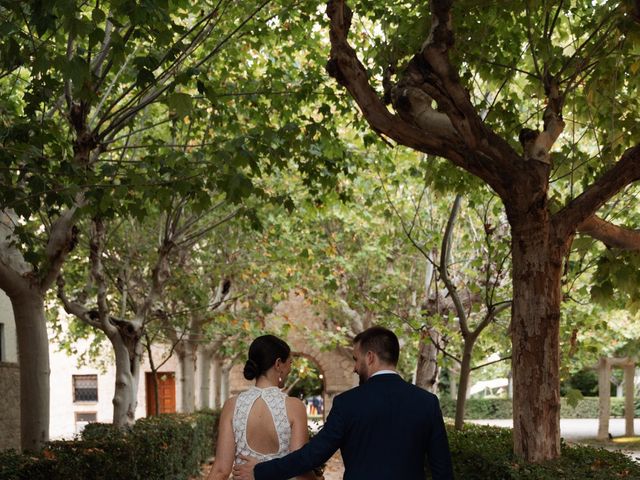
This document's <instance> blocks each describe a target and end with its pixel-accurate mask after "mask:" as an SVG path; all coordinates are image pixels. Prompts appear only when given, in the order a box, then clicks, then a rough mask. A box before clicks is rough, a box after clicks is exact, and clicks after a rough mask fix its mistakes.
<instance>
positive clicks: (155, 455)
mask: <svg viewBox="0 0 640 480" xmlns="http://www.w3.org/2000/svg"><path fill="white" fill-rule="evenodd" d="M218 416H219V414H218V412H199V413H196V414H193V415H179V414H172V415H160V416H157V417H149V418H144V419H140V420H138V421H137V422H136V423H135V425H134V426H133V427H132V428H131V429H130V430H129V431H127V432H121V431H119V430H117V429H115V428H114V427H113V426H112V425H109V424H100V423H93V424H89V425H87V426H86V427H85V429H84V431H83V433H82V436H81V437H80V438H78V439H76V440H61V441H53V442H49V443H47V445H46V446H45V448H44V449H43V450H42V451H41V452H40V453H38V454H37V455H20V454H17V453H16V452H15V451H7V452H0V479H1V480H110V479H118V480H143V479H144V480H147V479H154V480H186V479H188V478H189V477H190V476H192V475H196V474H198V473H199V471H200V465H201V464H202V463H203V462H204V460H206V459H207V458H208V457H210V456H211V455H212V454H213V451H214V447H215V436H216V432H217V425H218Z"/></svg>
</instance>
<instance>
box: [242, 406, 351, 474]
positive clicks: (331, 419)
mask: <svg viewBox="0 0 640 480" xmlns="http://www.w3.org/2000/svg"><path fill="white" fill-rule="evenodd" d="M345 429H346V418H345V413H344V409H343V408H342V403H341V399H340V397H336V398H335V400H334V403H333V407H332V408H331V411H330V412H329V416H328V417H327V421H326V423H325V424H324V427H322V429H321V430H320V431H319V432H318V434H317V435H315V436H314V437H313V438H312V439H311V440H310V441H309V443H307V444H306V445H304V446H303V447H302V448H301V449H299V450H296V451H294V452H291V453H290V454H289V455H287V456H285V457H282V458H276V459H275V460H270V461H268V462H263V463H259V464H257V465H256V467H255V470H254V476H255V479H256V480H285V479H288V478H292V477H295V476H297V475H302V474H303V473H305V472H308V471H310V470H313V469H314V468H315V467H318V466H320V465H322V464H323V463H325V462H326V461H327V460H329V458H331V455H333V454H334V453H335V452H336V450H338V448H340V445H341V444H342V440H343V438H344V434H345Z"/></svg>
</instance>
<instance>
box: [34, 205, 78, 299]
mask: <svg viewBox="0 0 640 480" xmlns="http://www.w3.org/2000/svg"><path fill="white" fill-rule="evenodd" d="M76 210H77V206H73V207H71V208H69V209H67V210H66V211H64V212H63V213H62V214H61V215H60V216H59V217H58V219H57V220H56V221H55V222H54V223H53V225H52V226H51V230H50V234H49V240H48V241H47V246H46V248H45V255H46V268H45V269H44V271H43V274H42V277H41V280H40V291H42V292H46V291H47V290H49V287H51V285H53V282H55V280H56V278H57V277H58V273H60V268H62V264H63V263H64V261H65V260H66V258H67V255H68V254H69V252H71V250H73V249H74V247H75V246H76V243H77V241H78V239H77V236H78V229H77V227H76V226H75V219H74V218H73V217H74V215H75V213H76Z"/></svg>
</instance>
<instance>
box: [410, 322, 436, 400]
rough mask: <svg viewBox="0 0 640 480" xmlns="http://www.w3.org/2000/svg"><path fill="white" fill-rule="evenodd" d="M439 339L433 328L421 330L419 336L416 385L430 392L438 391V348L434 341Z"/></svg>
mask: <svg viewBox="0 0 640 480" xmlns="http://www.w3.org/2000/svg"><path fill="white" fill-rule="evenodd" d="M439 341H440V334H439V333H438V332H436V331H435V330H431V332H426V331H425V332H423V333H422V335H421V338H420V350H419V353H418V365H417V367H416V385H417V386H418V387H420V388H423V389H425V390H427V391H428V392H431V393H437V392H438V374H439V372H440V369H439V368H438V349H437V348H436V346H435V345H434V342H439Z"/></svg>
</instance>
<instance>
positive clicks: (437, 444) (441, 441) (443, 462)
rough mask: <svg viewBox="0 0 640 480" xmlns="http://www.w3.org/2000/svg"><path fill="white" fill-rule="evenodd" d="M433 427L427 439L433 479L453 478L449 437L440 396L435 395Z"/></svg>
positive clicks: (449, 479)
mask: <svg viewBox="0 0 640 480" xmlns="http://www.w3.org/2000/svg"><path fill="white" fill-rule="evenodd" d="M432 419H433V421H432V428H431V432H430V434H429V438H428V439H427V459H428V461H429V467H430V468H431V475H432V477H433V480H453V464H452V462H451V452H450V451H449V439H448V438H447V430H446V429H445V427H444V419H443V418H442V411H441V410H440V402H439V401H438V397H436V396H435V395H434V407H433V416H432Z"/></svg>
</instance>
